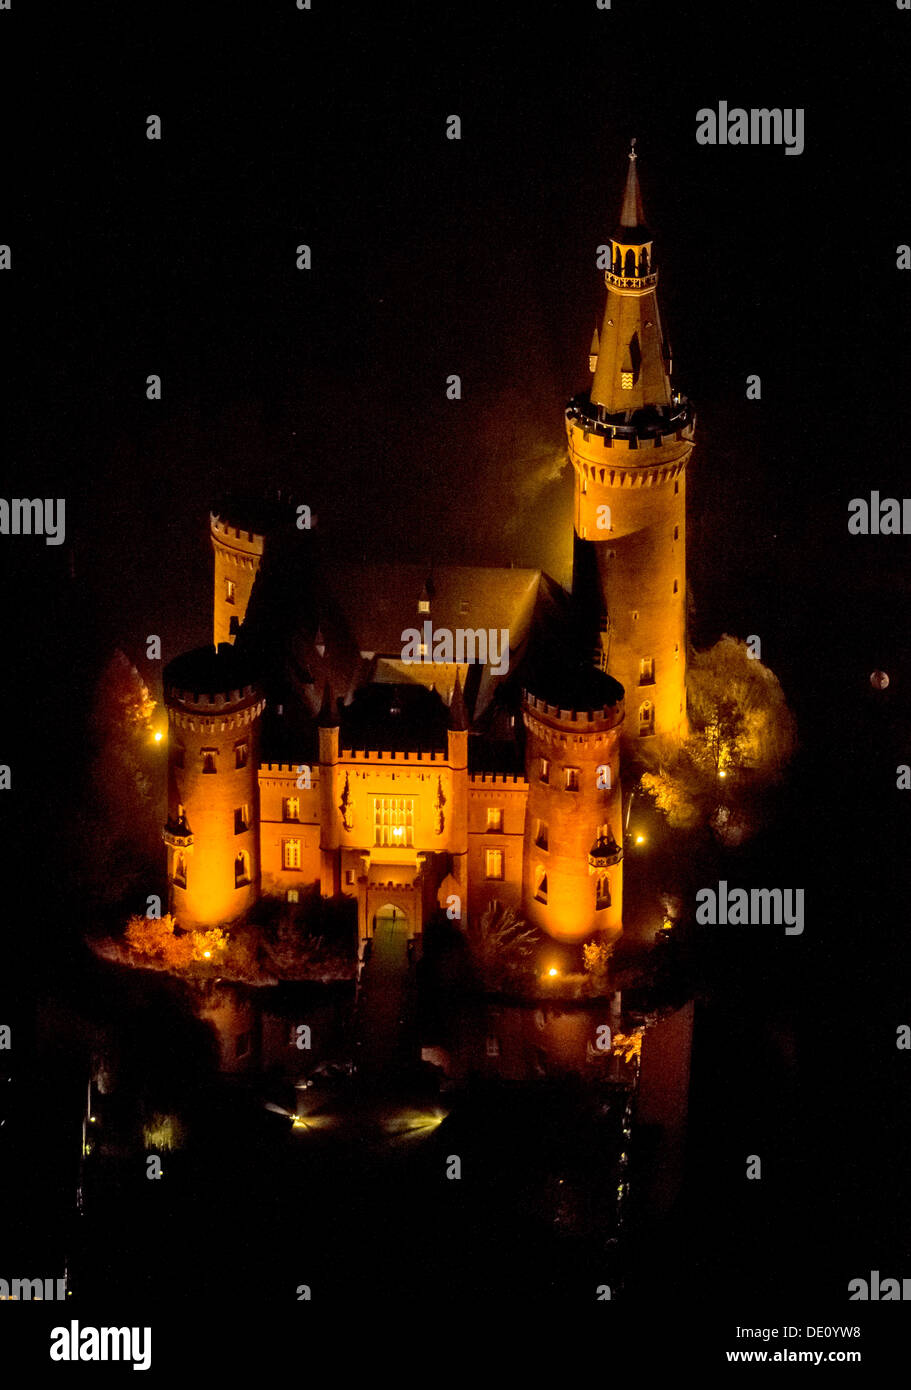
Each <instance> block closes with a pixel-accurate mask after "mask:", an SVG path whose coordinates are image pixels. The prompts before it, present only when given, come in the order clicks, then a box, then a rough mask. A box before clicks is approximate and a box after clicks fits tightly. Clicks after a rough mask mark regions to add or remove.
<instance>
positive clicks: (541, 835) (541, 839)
mask: <svg viewBox="0 0 911 1390" xmlns="http://www.w3.org/2000/svg"><path fill="white" fill-rule="evenodd" d="M535 844H536V845H537V846H538V849H547V824H546V822H545V821H543V820H539V821H538V823H537V828H536V830H535Z"/></svg>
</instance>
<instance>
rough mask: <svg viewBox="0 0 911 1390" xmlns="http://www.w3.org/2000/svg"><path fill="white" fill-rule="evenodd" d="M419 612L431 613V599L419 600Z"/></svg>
mask: <svg viewBox="0 0 911 1390" xmlns="http://www.w3.org/2000/svg"><path fill="white" fill-rule="evenodd" d="M418 612H419V613H429V612H430V599H429V598H419V599H418Z"/></svg>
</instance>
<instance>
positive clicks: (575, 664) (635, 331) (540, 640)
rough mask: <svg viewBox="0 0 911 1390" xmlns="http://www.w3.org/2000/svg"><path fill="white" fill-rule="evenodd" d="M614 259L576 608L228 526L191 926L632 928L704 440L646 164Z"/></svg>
mask: <svg viewBox="0 0 911 1390" xmlns="http://www.w3.org/2000/svg"><path fill="white" fill-rule="evenodd" d="M606 254H607V255H608V257H609V266H608V267H607V268H606V270H605V280H606V283H607V304H606V308H605V312H604V318H603V321H602V325H601V328H600V330H596V333H595V337H594V339H593V342H592V347H591V353H590V362H589V365H590V368H591V371H592V374H593V380H592V383H591V387H590V389H589V390H588V391H587V392H582V393H580V394H578V395H576V396H575V397H574V398H573V400H572V401H571V402H570V404H569V406H568V408H567V410H566V430H567V437H568V446H569V458H570V461H571V463H572V467H573V474H574V489H575V502H574V533H575V534H574V561H573V586H572V593H571V594H567V593H566V592H565V591H564V590H563V589H562V588H560V586H559V585H557V584H556V583H555V582H554V581H553V580H552V579H550V578H549V577H548V576H547V575H546V574H544V573H543V572H541V571H539V570H532V569H516V568H509V569H500V568H487V567H478V566H474V567H472V566H458V565H452V566H443V567H434V568H433V569H432V570H431V571H430V572H427V571H426V570H424V569H422V568H421V567H420V566H418V565H409V564H387V565H367V564H364V565H361V566H350V565H347V564H346V565H345V566H344V567H341V566H339V565H338V564H333V557H332V555H331V551H328V552H327V551H326V550H325V549H324V548H323V547H324V544H325V543H324V542H323V540H322V539H321V537H320V535H319V528H316V529H314V530H312V531H311V530H309V528H307V529H304V530H302V529H301V526H300V519H301V516H300V514H301V512H302V511H306V508H303V509H300V508H295V507H294V505H293V504H292V503H289V502H288V501H287V500H284V501H283V500H282V499H276V500H275V501H274V502H271V503H269V504H266V503H264V502H263V501H262V500H259V501H251V500H250V499H242V498H237V497H235V498H230V499H226V500H225V501H224V502H222V503H221V504H219V505H218V506H217V507H216V508H215V510H213V513H212V515H211V538H212V545H213V549H214V556H215V587H214V613H213V637H214V641H213V645H212V646H211V647H207V648H202V649H199V650H197V651H193V652H188V653H186V654H184V655H183V656H180V657H178V658H177V659H176V660H175V661H172V662H171V663H170V664H169V666H168V667H167V668H166V671H165V704H166V707H167V711H168V720H169V761H168V821H167V825H166V827H165V830H164V840H165V844H166V846H167V854H168V881H169V885H170V888H169V892H170V907H171V911H172V912H173V913H174V914H175V916H176V917H177V919H178V921H179V922H180V924H181V925H182V926H184V927H208V926H213V925H217V924H223V923H229V922H231V921H234V920H236V919H237V918H238V917H240V916H241V915H243V914H244V913H245V912H247V911H248V910H249V909H251V908H252V907H253V906H254V905H255V903H256V902H257V900H258V899H259V897H260V896H261V895H263V894H269V895H278V896H280V897H282V898H284V899H285V900H287V901H291V902H294V901H299V900H300V899H301V898H302V897H303V895H304V894H305V893H307V892H308V891H315V890H316V889H318V890H319V892H320V893H321V894H323V895H326V896H329V895H335V894H344V895H347V896H349V897H351V898H354V899H356V900H357V904H358V922H359V934H360V937H361V939H362V940H365V939H368V938H369V937H370V936H371V935H372V933H373V930H374V925H375V922H376V919H377V916H378V915H380V914H383V913H388V912H389V911H390V910H391V909H394V910H395V912H396V914H398V915H399V916H401V917H403V918H404V919H405V922H406V924H407V928H408V933H409V936H410V937H417V936H419V935H420V933H421V931H422V929H423V924H424V923H425V922H426V921H427V919H428V917H429V916H430V915H431V914H432V913H434V912H435V911H437V910H438V909H442V910H443V911H445V912H446V913H447V914H448V916H449V917H450V918H451V919H452V920H454V921H458V922H461V923H462V924H463V925H464V924H465V922H466V921H467V920H469V919H470V918H473V917H477V916H478V915H480V914H482V913H483V912H484V910H485V909H486V908H487V906H488V905H489V903H490V902H491V901H494V900H496V901H499V902H500V903H502V904H503V905H504V906H507V907H512V908H514V909H515V910H516V911H517V912H518V913H519V914H520V915H521V916H522V917H524V918H525V920H526V921H528V922H529V923H530V924H532V925H534V926H536V927H538V928H540V929H541V930H542V931H543V932H544V933H546V934H547V935H548V936H550V937H551V938H553V939H554V941H557V942H561V943H564V944H566V945H568V946H576V945H578V944H579V943H581V942H584V941H588V940H592V939H595V938H596V937H598V936H599V935H602V936H604V935H606V936H607V938H608V939H610V938H612V937H615V936H617V935H618V934H619V933H620V931H621V930H622V902H623V818H622V817H623V808H622V794H621V776H620V772H621V767H620V762H621V749H622V748H623V747H624V746H625V747H628V746H629V744H630V742H632V741H638V740H641V739H650V738H653V737H654V736H655V735H657V734H666V735H669V736H671V737H679V736H680V735H681V734H682V733H683V732H684V730H685V728H686V697H685V667H686V609H685V603H686V565H685V541H686V535H685V531H686V492H685V473H686V464H687V461H688V459H689V455H690V453H691V450H692V448H693V431H694V425H695V418H694V414H693V411H692V408H691V406H690V404H689V402H688V401H687V400H686V398H684V397H682V396H680V395H679V394H678V393H676V392H675V391H674V390H673V388H672V385H671V378H670V373H671V355H670V348H669V346H668V343H667V339H666V338H665V336H664V332H663V329H662V325H661V319H660V315H659V310H658V303H657V297H656V291H657V280H658V271H657V263H656V258H655V252H654V246H653V241H652V237H651V233H650V232H649V231H648V229H647V227H646V225H645V218H644V214H643V211H642V202H641V197H640V193H639V185H638V177H637V169H636V155H635V149H633V151H632V152H631V154H630V160H629V172H628V175H627V181H626V187H625V190H624V195H623V201H622V207H621V214H620V219H619V224H618V226H617V228H616V230H615V232H614V234H613V236H612V238H611V240H610V243H609V252H608V253H606ZM307 519H308V522H309V513H308V514H307ZM406 634H408V636H407V638H406Z"/></svg>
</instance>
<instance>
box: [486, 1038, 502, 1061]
mask: <svg viewBox="0 0 911 1390" xmlns="http://www.w3.org/2000/svg"><path fill="white" fill-rule="evenodd" d="M487 1055H488V1057H499V1055H500V1040H499V1038H494V1037H492V1036H491V1037H488V1039H487Z"/></svg>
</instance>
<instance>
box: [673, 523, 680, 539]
mask: <svg viewBox="0 0 911 1390" xmlns="http://www.w3.org/2000/svg"><path fill="white" fill-rule="evenodd" d="M679 539H680V527H679V526H675V527H674V540H675V541H679Z"/></svg>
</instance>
